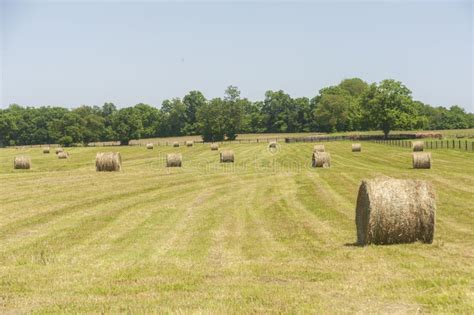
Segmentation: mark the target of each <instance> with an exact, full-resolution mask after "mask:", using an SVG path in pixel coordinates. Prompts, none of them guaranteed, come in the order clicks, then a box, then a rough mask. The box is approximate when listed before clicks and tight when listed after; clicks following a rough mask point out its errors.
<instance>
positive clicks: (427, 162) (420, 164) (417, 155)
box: [412, 152, 431, 168]
mask: <svg viewBox="0 0 474 315" xmlns="http://www.w3.org/2000/svg"><path fill="white" fill-rule="evenodd" d="M412 164H413V168H431V152H413V153H412Z"/></svg>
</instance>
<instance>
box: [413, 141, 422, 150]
mask: <svg viewBox="0 0 474 315" xmlns="http://www.w3.org/2000/svg"><path fill="white" fill-rule="evenodd" d="M411 146H412V149H413V151H414V152H418V151H423V146H424V142H423V141H413V142H412V144H411Z"/></svg>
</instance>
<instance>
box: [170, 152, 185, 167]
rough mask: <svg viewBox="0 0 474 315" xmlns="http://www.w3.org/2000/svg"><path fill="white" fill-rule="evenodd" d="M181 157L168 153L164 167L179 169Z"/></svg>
mask: <svg viewBox="0 0 474 315" xmlns="http://www.w3.org/2000/svg"><path fill="white" fill-rule="evenodd" d="M182 163H183V156H182V155H181V153H168V154H167V155H166V167H181V165H182Z"/></svg>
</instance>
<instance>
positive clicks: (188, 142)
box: [186, 141, 194, 147]
mask: <svg viewBox="0 0 474 315" xmlns="http://www.w3.org/2000/svg"><path fill="white" fill-rule="evenodd" d="M193 145H194V141H186V146H187V147H192V146H193Z"/></svg>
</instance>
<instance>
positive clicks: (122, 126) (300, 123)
mask: <svg viewBox="0 0 474 315" xmlns="http://www.w3.org/2000/svg"><path fill="white" fill-rule="evenodd" d="M464 128H474V114H473V113H467V112H466V111H465V110H464V109H463V108H462V107H460V106H451V107H450V108H449V109H448V108H445V107H432V106H430V105H428V104H424V103H422V102H421V101H417V100H413V98H412V96H411V91H410V90H409V89H408V88H407V87H406V86H405V85H404V84H402V83H401V82H399V81H395V80H391V79H389V80H383V81H381V82H379V83H372V84H368V83H366V82H364V81H363V80H361V79H359V78H351V79H345V80H343V81H342V82H340V83H339V84H338V85H335V86H329V87H325V88H323V89H321V90H320V91H319V93H318V94H317V95H316V96H315V97H313V98H311V99H310V98H307V97H299V98H292V97H291V96H290V95H289V94H287V93H285V92H284V91H282V90H279V91H267V92H266V93H265V98H264V99H263V100H262V101H254V102H253V101H250V100H248V99H247V98H242V97H241V96H240V91H239V89H238V88H237V87H235V86H229V87H228V88H227V89H226V90H225V93H224V96H223V97H222V98H213V99H209V100H208V99H206V98H205V97H204V95H203V94H202V93H201V92H199V91H191V92H189V93H188V94H186V95H185V96H184V97H183V98H182V99H181V98H173V99H168V100H165V101H163V103H162V106H161V107H160V108H156V107H154V106H151V105H148V104H143V103H140V104H137V105H135V106H132V107H126V108H121V109H117V107H116V106H115V105H114V104H113V103H105V104H104V105H102V106H87V105H82V106H80V107H78V108H74V109H67V108H63V107H52V106H44V107H22V106H20V105H17V104H12V105H10V106H9V107H8V108H6V109H1V110H0V146H6V145H29V144H45V143H59V144H61V145H64V146H70V145H72V144H87V143H90V142H98V141H120V143H121V144H124V145H125V144H128V142H129V141H130V140H132V139H140V138H153V137H168V136H184V135H201V136H202V138H203V140H204V141H221V140H225V139H229V140H233V139H235V138H236V137H237V134H238V133H280V132H339V131H363V130H382V131H383V132H384V134H385V135H388V133H389V132H390V131H391V130H395V129H396V130H412V129H425V130H434V129H464Z"/></svg>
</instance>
